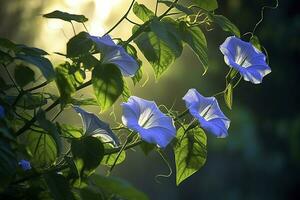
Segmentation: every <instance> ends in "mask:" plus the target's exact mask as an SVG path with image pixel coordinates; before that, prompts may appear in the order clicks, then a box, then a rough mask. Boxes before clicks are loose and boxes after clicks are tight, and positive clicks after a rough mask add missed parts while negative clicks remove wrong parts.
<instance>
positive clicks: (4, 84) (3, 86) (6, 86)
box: [0, 76, 12, 90]
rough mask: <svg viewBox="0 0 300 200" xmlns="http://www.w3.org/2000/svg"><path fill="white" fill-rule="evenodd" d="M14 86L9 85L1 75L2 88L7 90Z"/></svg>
mask: <svg viewBox="0 0 300 200" xmlns="http://www.w3.org/2000/svg"><path fill="white" fill-rule="evenodd" d="M11 87H12V86H10V85H7V84H6V81H5V80H4V79H3V78H2V77H1V76H0V90H7V89H9V88H11Z"/></svg>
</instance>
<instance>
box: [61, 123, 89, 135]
mask: <svg viewBox="0 0 300 200" xmlns="http://www.w3.org/2000/svg"><path fill="white" fill-rule="evenodd" d="M58 128H59V132H60V134H61V135H62V136H65V137H73V138H81V137H82V136H83V130H82V128H78V127H74V126H71V125H68V124H59V125H58Z"/></svg>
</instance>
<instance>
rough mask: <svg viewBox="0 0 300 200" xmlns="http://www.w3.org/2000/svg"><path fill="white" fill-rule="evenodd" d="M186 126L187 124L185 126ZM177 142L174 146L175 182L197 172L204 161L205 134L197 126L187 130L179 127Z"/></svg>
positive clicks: (205, 152) (177, 182) (179, 181)
mask: <svg viewBox="0 0 300 200" xmlns="http://www.w3.org/2000/svg"><path fill="white" fill-rule="evenodd" d="M185 128H187V126H185ZM176 138H177V143H176V145H175V146H174V154H175V163H176V184H177V185H179V184H180V183H181V182H182V181H184V180H185V179H187V178H188V177H190V176H191V175H192V174H194V173H195V172H197V171H198V170H199V169H200V168H201V167H202V166H203V165H204V164H205V161H206V154H207V151H206V135H205V133H204V131H203V130H202V129H201V128H199V127H196V128H193V129H191V130H189V131H187V132H185V131H184V129H183V128H182V127H181V128H179V129H178V131H177V135H176Z"/></svg>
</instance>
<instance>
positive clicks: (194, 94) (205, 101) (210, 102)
mask: <svg viewBox="0 0 300 200" xmlns="http://www.w3.org/2000/svg"><path fill="white" fill-rule="evenodd" d="M183 100H184V101H185V104H186V107H187V108H188V109H189V112H190V113H191V115H193V117H195V118H196V119H197V120H198V121H199V123H200V126H201V127H202V128H203V129H205V130H207V131H209V132H210V133H212V134H214V135H215V136H217V137H221V138H223V137H226V136H227V135H228V133H227V130H228V128H229V125H230V120H229V119H228V118H227V117H226V116H225V115H224V114H223V112H222V111H221V109H220V107H219V104H218V102H217V100H216V98H215V97H204V96H202V95H201V94H200V93H199V92H198V91H197V90H196V89H189V91H188V92H187V93H186V94H185V96H184V97H183Z"/></svg>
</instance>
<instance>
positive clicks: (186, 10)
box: [159, 1, 194, 15]
mask: <svg viewBox="0 0 300 200" xmlns="http://www.w3.org/2000/svg"><path fill="white" fill-rule="evenodd" d="M159 3H163V4H165V5H166V6H168V7H170V6H172V5H173V6H174V7H175V8H176V9H177V10H179V11H181V12H184V13H185V14H187V15H191V14H193V13H194V12H193V11H192V10H191V9H189V8H187V7H185V6H183V5H181V4H178V3H173V2H171V1H159Z"/></svg>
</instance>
